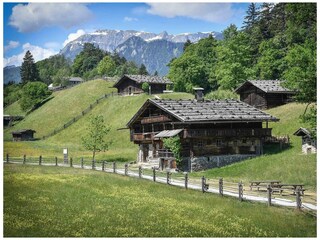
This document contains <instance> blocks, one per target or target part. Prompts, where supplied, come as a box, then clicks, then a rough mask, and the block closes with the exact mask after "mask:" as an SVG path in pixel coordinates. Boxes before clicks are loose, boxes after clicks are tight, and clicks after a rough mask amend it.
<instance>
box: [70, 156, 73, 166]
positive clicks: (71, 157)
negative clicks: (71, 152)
mask: <svg viewBox="0 0 320 240" xmlns="http://www.w3.org/2000/svg"><path fill="white" fill-rule="evenodd" d="M72 166H73V165H72V157H71V158H70V167H72Z"/></svg>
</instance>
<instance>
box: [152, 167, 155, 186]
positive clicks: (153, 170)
mask: <svg viewBox="0 0 320 240" xmlns="http://www.w3.org/2000/svg"><path fill="white" fill-rule="evenodd" d="M152 172H153V181H154V182H155V181H156V168H155V167H152Z"/></svg>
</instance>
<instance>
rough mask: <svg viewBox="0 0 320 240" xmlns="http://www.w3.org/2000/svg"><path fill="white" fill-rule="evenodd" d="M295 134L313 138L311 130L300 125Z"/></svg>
mask: <svg viewBox="0 0 320 240" xmlns="http://www.w3.org/2000/svg"><path fill="white" fill-rule="evenodd" d="M293 135H296V136H301V137H304V136H307V137H310V138H311V134H310V132H309V131H308V130H307V129H306V128H302V127H300V128H299V129H298V130H297V131H296V132H295V133H294V134H293Z"/></svg>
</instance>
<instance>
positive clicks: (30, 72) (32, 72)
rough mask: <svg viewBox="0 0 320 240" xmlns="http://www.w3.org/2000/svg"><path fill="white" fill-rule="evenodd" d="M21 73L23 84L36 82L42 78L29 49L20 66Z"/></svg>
mask: <svg viewBox="0 0 320 240" xmlns="http://www.w3.org/2000/svg"><path fill="white" fill-rule="evenodd" d="M20 75H21V80H22V84H26V83H27V82H36V81H39V79H40V78H39V72H38V69H37V66H36V64H35V63H34V59H33V56H32V54H31V52H30V51H29V50H28V51H27V52H26V54H25V55H24V58H23V62H22V65H21V68H20Z"/></svg>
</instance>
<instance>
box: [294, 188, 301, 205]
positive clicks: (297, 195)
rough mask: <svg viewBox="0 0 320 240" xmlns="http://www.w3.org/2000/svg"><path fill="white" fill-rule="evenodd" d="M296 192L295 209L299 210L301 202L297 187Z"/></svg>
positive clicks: (299, 190)
mask: <svg viewBox="0 0 320 240" xmlns="http://www.w3.org/2000/svg"><path fill="white" fill-rule="evenodd" d="M295 192H296V202H297V209H301V206H302V201H301V188H300V187H297V189H296V190H295Z"/></svg>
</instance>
